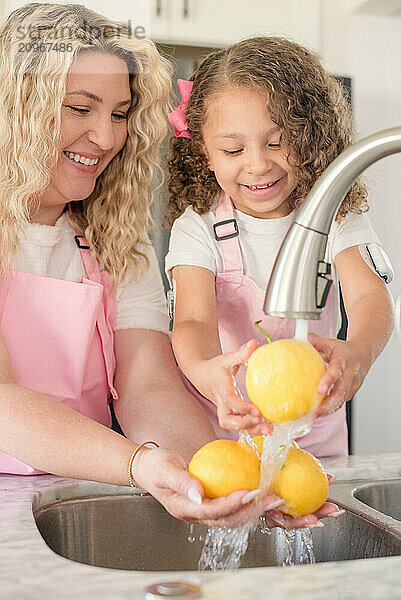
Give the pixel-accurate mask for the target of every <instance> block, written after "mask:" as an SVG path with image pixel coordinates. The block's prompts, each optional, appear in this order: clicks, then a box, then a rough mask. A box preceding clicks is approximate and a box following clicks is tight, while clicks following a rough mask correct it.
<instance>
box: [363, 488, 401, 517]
mask: <svg viewBox="0 0 401 600" xmlns="http://www.w3.org/2000/svg"><path fill="white" fill-rule="evenodd" d="M353 496H354V498H356V499H357V500H359V501H360V502H363V503H364V504H367V505H368V506H371V507H372V508H374V509H375V510H378V511H379V512H381V513H384V514H385V515H388V516H390V517H393V519H397V520H398V521H401V479H395V480H392V481H389V480H384V481H375V482H373V483H365V484H364V485H361V486H359V487H357V488H356V489H355V490H354V491H353Z"/></svg>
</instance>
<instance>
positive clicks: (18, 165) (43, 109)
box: [0, 3, 172, 289]
mask: <svg viewBox="0 0 401 600" xmlns="http://www.w3.org/2000/svg"><path fill="white" fill-rule="evenodd" d="M24 31H25V32H26V35H28V33H31V32H33V33H36V35H37V36H38V40H36V44H35V43H33V42H32V43H29V44H25V47H26V48H28V46H30V50H29V51H28V50H27V51H26V52H19V47H20V46H21V42H20V40H21V34H23V33H24ZM58 35H61V36H62V37H61V42H62V44H60V40H59V38H58V37H57V36H58ZM55 36H56V37H55ZM63 38H64V39H63ZM55 42H58V44H59V45H60V47H61V46H63V45H64V47H66V43H64V42H68V51H64V52H62V51H55V50H50V51H46V49H47V48H48V46H49V44H51V45H54V44H55ZM64 49H66V48H64ZM42 50H44V51H42ZM88 52H89V53H93V52H95V53H97V54H98V55H99V61H101V60H102V55H103V54H106V55H107V54H110V55H114V56H117V57H119V58H120V59H122V60H123V61H125V62H126V64H127V68H128V74H129V85H130V89H131V96H132V99H133V101H132V105H131V106H130V108H129V111H128V117H127V121H128V122H127V140H126V142H125V145H124V147H123V148H122V149H121V150H120V152H119V153H118V154H116V156H114V158H113V159H112V160H111V162H110V163H109V164H108V165H107V167H106V168H105V169H104V171H103V172H102V173H101V174H100V175H99V177H98V178H97V180H96V185H95V188H94V190H93V191H92V193H91V194H90V196H89V197H88V198H86V199H84V200H82V201H77V202H71V216H70V221H71V222H72V225H73V226H74V228H75V229H76V231H77V232H78V233H79V234H81V235H83V236H84V237H85V238H86V240H87V241H88V242H89V244H90V246H91V248H92V250H93V251H94V254H95V256H96V258H97V260H98V261H99V263H101V264H102V265H103V266H104V268H105V269H107V271H108V272H109V273H110V276H111V282H112V289H115V287H116V286H117V285H118V284H119V283H120V282H121V281H122V279H123V278H124V276H125V274H126V273H127V270H128V269H129V268H132V269H133V271H134V273H135V274H136V275H139V274H140V273H141V272H143V270H144V267H145V264H146V262H147V260H146V255H145V253H144V252H143V245H147V244H149V241H148V229H149V226H150V225H151V223H152V219H151V213H150V205H151V203H152V199H153V186H154V182H155V177H156V176H157V175H158V174H160V175H162V173H161V167H160V163H159V149H160V145H161V143H162V141H163V139H164V138H165V136H166V133H167V123H166V116H167V113H168V110H169V107H170V91H171V75H172V65H171V64H170V62H169V61H168V60H167V59H165V58H163V57H162V56H161V55H160V54H159V52H158V51H157V49H156V47H155V45H154V44H153V42H151V41H150V40H148V39H138V38H135V37H133V36H132V32H131V30H130V29H129V27H128V25H126V24H122V23H117V22H114V21H112V20H110V19H108V18H107V17H104V16H102V15H99V14H98V13H96V12H94V11H92V10H89V9H87V8H86V7H85V6H83V5H81V4H52V3H31V4H26V5H25V6H22V7H21V8H18V9H16V10H15V11H14V12H12V13H11V15H10V16H9V17H8V18H7V20H6V21H5V22H4V23H3V24H2V25H1V27H0V139H1V147H0V232H1V239H0V277H4V276H6V275H8V274H9V272H10V269H11V265H12V259H13V256H14V255H15V252H16V251H17V249H18V247H19V237H18V233H19V231H21V229H22V227H23V226H24V225H25V224H26V223H27V222H29V219H30V215H31V214H32V212H33V211H34V210H35V209H36V210H37V209H38V208H39V204H40V197H41V194H42V192H43V191H44V190H45V189H46V188H47V187H48V185H49V183H50V181H51V176H52V169H53V167H54V165H55V164H56V162H57V160H58V158H59V155H60V152H61V149H62V148H61V143H62V142H61V141H60V140H61V110H62V104H63V101H64V97H65V92H66V80H67V76H68V72H69V68H70V67H71V65H72V63H73V61H74V60H76V59H77V58H78V57H79V56H81V55H83V54H86V53H88ZM159 179H160V177H159Z"/></svg>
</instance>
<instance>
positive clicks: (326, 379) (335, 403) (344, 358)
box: [308, 333, 370, 417]
mask: <svg viewBox="0 0 401 600" xmlns="http://www.w3.org/2000/svg"><path fill="white" fill-rule="evenodd" d="M308 339H309V342H310V343H311V344H312V346H314V347H315V348H316V350H317V351H318V352H319V353H320V354H321V356H322V358H323V360H324V361H325V362H326V363H328V366H327V370H326V372H325V373H324V375H323V376H322V378H321V379H320V381H319V384H318V387H317V390H316V391H317V393H318V394H321V395H322V396H323V395H326V398H325V399H324V400H323V401H322V402H321V403H320V405H319V408H318V410H317V413H316V416H317V417H322V416H324V415H329V414H331V413H333V412H335V411H336V410H338V409H339V408H340V407H341V406H342V405H343V404H344V402H347V401H348V400H351V398H352V397H353V396H354V395H355V394H356V392H357V391H358V390H359V388H360V387H361V385H362V383H363V380H364V379H365V377H366V374H367V372H368V370H369V366H370V365H368V364H367V361H366V360H364V357H363V356H361V354H360V352H359V351H357V350H356V349H355V348H354V347H353V345H352V342H351V341H342V340H332V339H326V338H323V337H320V335H317V334H316V333H310V334H309V335H308Z"/></svg>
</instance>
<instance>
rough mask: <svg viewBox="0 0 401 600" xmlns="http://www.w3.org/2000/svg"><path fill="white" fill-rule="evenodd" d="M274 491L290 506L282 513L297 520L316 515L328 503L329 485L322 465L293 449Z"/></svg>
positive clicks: (278, 475)
mask: <svg viewBox="0 0 401 600" xmlns="http://www.w3.org/2000/svg"><path fill="white" fill-rule="evenodd" d="M272 489H273V491H274V493H275V494H277V496H279V497H280V498H284V500H285V501H286V503H285V504H284V506H280V510H281V511H282V512H284V513H286V514H288V515H291V516H293V517H300V516H303V515H307V514H309V513H313V512H315V511H316V510H317V509H318V508H320V507H321V506H322V504H323V503H324V502H325V501H326V500H327V495H328V493H329V482H328V480H327V476H326V475H325V473H324V471H323V467H322V465H321V463H320V462H319V461H318V460H317V458H315V457H314V456H313V455H312V454H310V453H309V452H307V451H306V450H301V449H300V448H290V449H289V450H288V454H287V458H286V461H285V463H284V465H283V467H282V468H281V469H280V471H279V472H278V473H277V475H276V477H275V478H274V480H273V486H272Z"/></svg>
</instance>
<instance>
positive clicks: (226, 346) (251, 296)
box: [185, 194, 348, 456]
mask: <svg viewBox="0 0 401 600" xmlns="http://www.w3.org/2000/svg"><path fill="white" fill-rule="evenodd" d="M214 229H215V233H216V234H217V235H216V239H217V240H218V242H219V248H220V252H221V255H222V259H223V268H224V271H223V272H222V273H218V274H217V276H216V299H217V319H218V326H219V335H220V343H221V347H222V350H223V352H224V353H226V352H233V351H235V350H238V348H239V347H240V346H241V345H242V344H244V343H245V342H247V341H248V340H250V339H252V338H255V339H257V341H258V343H259V345H263V344H265V343H266V338H265V337H264V335H263V334H262V333H261V332H260V331H259V330H258V329H257V328H256V327H255V326H254V322H255V321H259V320H261V321H262V323H261V326H262V327H263V329H264V330H265V331H267V333H268V334H269V335H270V337H271V338H272V340H273V341H274V340H279V339H286V338H291V337H293V336H294V333H295V320H294V319H281V318H278V317H270V316H267V315H265V314H264V312H263V308H262V307H263V303H264V298H265V290H261V289H260V288H259V287H258V286H257V285H256V283H255V282H254V281H253V280H252V279H250V278H249V277H247V276H246V275H244V269H243V261H242V254H241V248H240V244H239V232H238V226H237V222H236V220H235V217H234V208H233V205H232V202H231V200H230V198H229V196H228V195H227V194H222V195H221V197H220V202H219V204H218V206H217V210H216V223H215V226H214ZM331 311H332V290H330V292H329V295H328V299H327V302H326V306H325V308H324V309H323V311H322V316H321V319H319V320H317V321H310V322H309V331H313V332H315V333H318V334H319V335H321V336H324V337H327V338H335V337H336V334H335V330H334V324H333V323H332V319H331V318H330V315H331V314H332V313H331ZM236 382H237V388H239V390H240V391H241V394H242V397H243V398H244V399H245V400H249V398H248V396H247V393H246V388H245V367H243V366H241V367H240V369H239V371H238V373H237V375H236ZM185 385H186V386H187V388H188V389H189V390H190V391H191V393H192V394H193V395H195V396H196V398H197V399H198V400H199V402H200V403H201V404H202V406H203V407H204V408H205V410H206V412H207V414H208V416H209V418H210V420H211V423H212V425H213V428H214V430H215V433H216V435H217V437H219V438H231V439H238V434H237V432H235V431H229V430H227V429H222V428H221V427H220V426H219V424H218V420H217V414H216V407H215V405H214V404H213V403H212V402H211V401H209V400H208V399H207V398H205V397H204V396H202V395H201V394H200V393H199V392H198V391H197V390H196V389H195V388H194V386H193V385H192V384H191V383H190V382H189V381H188V380H187V381H185ZM345 415H346V412H345V405H343V406H342V407H341V408H340V409H339V410H338V411H336V412H335V413H333V414H332V415H329V416H327V417H321V418H318V419H316V420H315V422H314V424H313V427H312V429H311V431H310V432H309V434H308V435H306V436H304V437H302V438H299V439H298V440H297V442H298V443H299V445H300V446H301V447H302V448H304V449H305V450H308V451H309V452H311V453H312V454H314V455H315V456H347V454H348V437H347V424H346V416H345Z"/></svg>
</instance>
